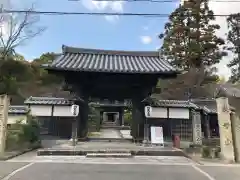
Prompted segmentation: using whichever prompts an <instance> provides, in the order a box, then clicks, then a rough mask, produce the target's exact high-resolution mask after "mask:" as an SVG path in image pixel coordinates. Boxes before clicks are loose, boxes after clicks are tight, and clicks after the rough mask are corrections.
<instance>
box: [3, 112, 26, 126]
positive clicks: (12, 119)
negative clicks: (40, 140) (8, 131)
mask: <svg viewBox="0 0 240 180" xmlns="http://www.w3.org/2000/svg"><path fill="white" fill-rule="evenodd" d="M19 120H21V123H22V124H26V123H27V116H26V115H23V114H8V121H7V123H8V124H15V123H16V122H17V121H19Z"/></svg>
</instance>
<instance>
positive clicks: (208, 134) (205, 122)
mask: <svg viewBox="0 0 240 180" xmlns="http://www.w3.org/2000/svg"><path fill="white" fill-rule="evenodd" d="M209 123H210V122H209V115H208V114H204V124H205V132H206V138H210V137H211V133H210V124H209Z"/></svg>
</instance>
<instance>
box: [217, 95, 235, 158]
mask: <svg viewBox="0 0 240 180" xmlns="http://www.w3.org/2000/svg"><path fill="white" fill-rule="evenodd" d="M216 101H217V112H218V125H219V133H220V146H221V154H220V155H221V158H222V159H224V160H227V161H229V162H233V161H234V149H233V141H232V128H231V121H230V107H229V103H228V98H226V97H219V98H217V99H216Z"/></svg>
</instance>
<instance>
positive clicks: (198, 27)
mask: <svg viewBox="0 0 240 180" xmlns="http://www.w3.org/2000/svg"><path fill="white" fill-rule="evenodd" d="M208 1H209V0H189V1H185V2H184V3H183V4H182V5H180V6H179V7H178V8H177V9H176V10H175V11H174V12H173V13H172V14H171V15H170V17H169V22H168V23H166V25H165V32H164V33H163V34H161V35H160V39H163V45H162V47H161V50H160V51H161V54H162V57H163V58H165V59H166V60H168V61H170V62H171V63H172V64H173V65H175V66H177V67H178V68H181V69H183V70H189V69H190V68H197V69H200V68H202V69H206V68H210V67H211V66H212V65H214V64H217V63H219V62H220V60H221V58H222V57H223V56H224V55H226V52H224V51H222V50H221V49H220V46H221V45H223V44H224V40H223V39H221V38H219V37H217V36H216V31H217V30H218V29H220V26H219V25H217V24H212V23H210V22H211V21H213V20H215V17H214V14H213V11H212V10H210V9H209V6H208Z"/></svg>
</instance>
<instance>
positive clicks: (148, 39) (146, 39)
mask: <svg viewBox="0 0 240 180" xmlns="http://www.w3.org/2000/svg"><path fill="white" fill-rule="evenodd" d="M140 39H141V41H142V43H143V44H150V43H151V42H152V38H151V37H150V36H141V37H140Z"/></svg>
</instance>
